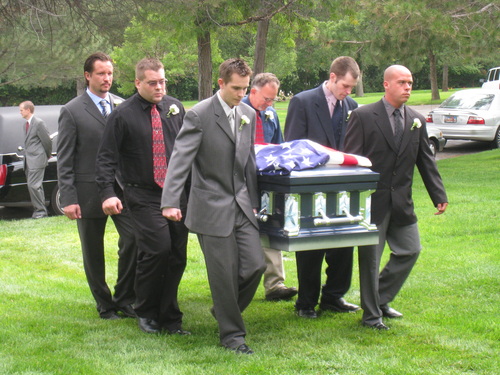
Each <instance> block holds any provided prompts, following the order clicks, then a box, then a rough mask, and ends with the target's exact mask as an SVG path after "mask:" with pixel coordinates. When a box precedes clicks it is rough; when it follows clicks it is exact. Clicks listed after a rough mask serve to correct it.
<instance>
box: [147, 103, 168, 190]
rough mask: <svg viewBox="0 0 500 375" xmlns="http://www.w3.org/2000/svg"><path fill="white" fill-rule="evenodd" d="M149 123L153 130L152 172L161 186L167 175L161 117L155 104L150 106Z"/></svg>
mask: <svg viewBox="0 0 500 375" xmlns="http://www.w3.org/2000/svg"><path fill="white" fill-rule="evenodd" d="M151 125H152V130H153V173H154V178H155V182H156V183H157V184H158V186H160V187H163V183H164V182H165V176H166V175H167V156H166V151H165V141H164V139H163V128H162V126H161V118H160V114H159V113H158V110H157V109H156V104H153V105H152V106H151Z"/></svg>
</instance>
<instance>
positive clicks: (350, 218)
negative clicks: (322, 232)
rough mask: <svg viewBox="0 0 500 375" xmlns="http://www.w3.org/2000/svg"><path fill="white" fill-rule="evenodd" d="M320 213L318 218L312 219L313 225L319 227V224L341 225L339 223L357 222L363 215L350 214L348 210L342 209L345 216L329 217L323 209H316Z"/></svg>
mask: <svg viewBox="0 0 500 375" xmlns="http://www.w3.org/2000/svg"><path fill="white" fill-rule="evenodd" d="M318 212H319V214H320V215H321V219H320V218H316V219H314V226H316V227H319V226H321V225H341V224H357V223H360V222H362V221H363V219H364V217H363V216H362V215H357V216H352V215H351V214H350V213H349V212H347V211H346V210H344V214H345V215H346V217H334V218H330V217H328V216H326V214H325V212H324V211H323V209H321V208H320V209H319V210H318Z"/></svg>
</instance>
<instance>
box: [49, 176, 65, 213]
mask: <svg viewBox="0 0 500 375" xmlns="http://www.w3.org/2000/svg"><path fill="white" fill-rule="evenodd" d="M50 207H51V208H52V212H54V214H55V215H64V212H63V210H62V207H61V193H60V192H59V185H58V184H56V186H55V187H54V190H52V197H51V198H50Z"/></svg>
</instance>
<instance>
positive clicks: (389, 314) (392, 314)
mask: <svg viewBox="0 0 500 375" xmlns="http://www.w3.org/2000/svg"><path fill="white" fill-rule="evenodd" d="M380 310H382V316H385V317H386V318H391V319H394V318H402V317H403V314H401V313H400V312H399V311H397V310H394V309H393V308H392V307H389V305H382V306H380Z"/></svg>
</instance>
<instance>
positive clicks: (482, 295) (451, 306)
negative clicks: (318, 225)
mask: <svg viewBox="0 0 500 375" xmlns="http://www.w3.org/2000/svg"><path fill="white" fill-rule="evenodd" d="M438 165H439V168H440V171H441V174H442V176H443V179H444V182H445V185H446V187H447V191H448V195H449V201H450V206H449V208H448V211H447V212H446V213H445V214H444V215H441V216H435V215H433V214H434V212H435V209H434V208H433V207H432V204H431V202H430V199H429V198H428V195H427V193H426V191H425V189H424V188H423V186H422V183H421V181H420V178H419V177H418V176H417V177H416V179H415V184H414V199H415V205H416V209H417V214H418V216H419V227H420V232H421V237H422V244H423V251H422V254H421V257H420V259H419V261H418V262H417V265H416V266H415V268H414V270H413V272H412V274H411V275H410V277H409V279H408V281H407V283H406V284H405V286H404V288H403V290H402V291H401V293H400V294H399V296H398V298H397V299H396V301H395V302H394V303H393V306H394V307H395V308H396V309H397V310H399V311H401V312H403V313H404V315H405V316H404V318H403V319H399V320H386V323H387V324H388V325H389V326H390V328H391V330H390V331H385V332H379V331H375V330H371V329H368V328H365V327H362V326H361V324H360V320H361V313H360V312H358V313H356V314H334V313H326V314H324V315H322V316H320V318H319V319H317V320H314V321H306V320H304V319H301V318H298V317H296V316H295V315H294V313H293V302H278V303H270V302H265V301H264V290H263V287H262V286H261V287H259V290H258V292H257V295H256V296H255V299H254V301H253V302H252V304H251V305H250V307H249V308H248V310H246V311H245V313H244V318H245V322H246V325H247V329H248V336H247V341H248V344H249V345H250V346H251V347H252V348H253V349H254V350H255V351H256V354H255V355H253V356H238V355H235V354H234V353H232V352H229V351H226V350H224V349H223V348H221V347H219V346H218V335H217V326H216V323H215V320H214V319H213V318H212V316H211V315H210V312H209V308H210V306H211V299H210V291H209V288H208V284H207V280H206V273H205V267H204V262H203V257H202V254H201V252H200V249H199V246H198V244H197V241H196V237H195V236H191V237H190V244H189V251H188V266H187V269H186V272H185V275H184V278H183V281H182V283H181V290H180V297H179V301H180V305H181V308H182V310H183V311H184V314H185V316H184V317H185V319H184V328H185V329H188V330H190V331H192V332H193V335H192V336H188V337H172V336H154V335H147V334H144V333H142V332H140V331H139V329H138V328H137V325H136V322H135V321H134V320H132V319H123V320H119V321H104V320H101V319H99V318H98V316H97V313H96V311H95V307H94V302H93V299H92V297H91V294H90V292H89V290H88V286H87V284H86V281H85V276H84V273H83V269H82V261H81V253H80V244H79V240H78V234H77V230H76V225H75V223H74V222H70V221H69V220H67V219H66V218H64V217H51V218H48V219H43V220H36V221H35V220H30V219H24V220H12V221H6V220H4V221H0V233H1V241H0V374H44V375H48V374H64V375H66V374H85V375H89V374H96V375H97V374H113V375H114V374H137V375H142V374H147V375H156V374H169V375H170V374H196V375H199V374H217V375H223V374H370V375H386V374H422V375H423V374H425V375H427V374H450V375H452V374H453V375H455V374H468V375H469V374H481V375H483V374H484V375H487V374H498V373H500V364H499V350H500V345H499V343H500V327H499V314H498V311H499V310H500V301H499V291H500V282H499V274H500V252H499V249H500V241H499V237H498V233H499V225H498V223H499V219H500V214H499V210H500V192H499V189H498V181H499V180H498V176H499V175H500V150H492V151H485V152H482V153H479V154H473V155H467V156H461V157H457V158H452V159H445V160H441V161H439V162H438ZM116 239H117V235H116V231H115V230H114V227H113V226H112V224H110V226H109V228H108V233H107V237H106V241H107V249H108V250H107V254H106V256H107V264H108V279H109V282H110V283H111V284H113V280H115V279H116V261H117V259H116ZM285 255H286V260H285V267H286V270H287V284H288V285H296V284H297V278H296V269H295V260H294V256H293V254H285ZM384 257H385V258H386V257H387V252H386V254H385V255H384ZM346 299H347V300H348V301H351V302H354V303H359V283H358V273H357V267H355V268H354V277H353V285H352V288H351V290H350V291H349V293H348V295H347V296H346Z"/></svg>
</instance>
